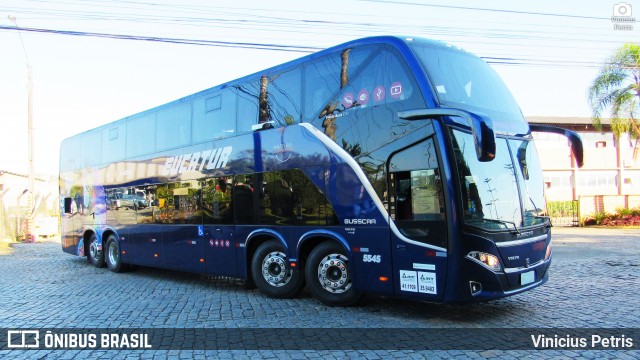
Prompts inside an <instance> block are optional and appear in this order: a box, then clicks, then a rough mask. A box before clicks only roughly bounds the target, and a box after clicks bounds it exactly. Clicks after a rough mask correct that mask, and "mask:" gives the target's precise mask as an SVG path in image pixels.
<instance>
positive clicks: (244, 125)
mask: <svg viewBox="0 0 640 360" xmlns="http://www.w3.org/2000/svg"><path fill="white" fill-rule="evenodd" d="M231 91H233V92H234V93H235V94H236V96H237V98H238V114H237V123H236V131H237V132H238V134H243V133H248V132H251V131H252V128H251V127H252V126H253V125H255V124H257V123H258V93H259V92H260V89H259V83H258V81H257V80H256V81H247V82H246V83H244V84H242V85H234V86H232V87H231Z"/></svg>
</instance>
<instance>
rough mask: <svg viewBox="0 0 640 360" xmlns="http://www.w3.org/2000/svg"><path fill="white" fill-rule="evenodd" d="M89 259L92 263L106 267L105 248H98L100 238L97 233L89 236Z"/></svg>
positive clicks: (99, 266) (98, 266)
mask: <svg viewBox="0 0 640 360" xmlns="http://www.w3.org/2000/svg"><path fill="white" fill-rule="evenodd" d="M87 260H89V263H91V265H93V266H95V267H97V268H101V267H104V248H103V249H102V250H100V249H98V238H97V237H96V234H91V237H90V238H89V253H88V254H87Z"/></svg>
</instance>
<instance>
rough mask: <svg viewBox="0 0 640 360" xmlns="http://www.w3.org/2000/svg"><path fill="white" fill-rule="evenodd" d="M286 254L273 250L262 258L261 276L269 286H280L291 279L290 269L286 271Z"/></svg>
mask: <svg viewBox="0 0 640 360" xmlns="http://www.w3.org/2000/svg"><path fill="white" fill-rule="evenodd" d="M286 260H287V258H286V256H285V255H284V253H282V252H280V251H274V252H271V253H269V254H268V255H267V256H265V258H264V260H262V276H263V277H264V279H265V280H266V281H267V283H269V285H271V286H275V287H280V286H284V285H286V284H287V283H288V282H289V280H291V270H290V271H287V263H286Z"/></svg>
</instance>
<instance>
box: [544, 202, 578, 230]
mask: <svg viewBox="0 0 640 360" xmlns="http://www.w3.org/2000/svg"><path fill="white" fill-rule="evenodd" d="M548 209H549V216H550V217H551V224H553V226H578V225H580V218H579V217H578V209H579V205H578V200H573V201H550V202H549V204H548Z"/></svg>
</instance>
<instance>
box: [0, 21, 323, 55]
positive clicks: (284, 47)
mask: <svg viewBox="0 0 640 360" xmlns="http://www.w3.org/2000/svg"><path fill="white" fill-rule="evenodd" d="M0 30H13V31H26V32H34V33H49V34H57V35H70V36H86V37H99V38H107V39H119V40H137V41H150V42H161V43H171V44H188V45H204V46H216V47H233V48H241V49H259V50H276V51H291V52H302V53H311V52H315V51H318V50H322V48H318V47H311V46H297V45H280V44H265V43H246V42H227V41H215V40H201V39H179V38H167V37H155V36H140V35H124V34H107V33H95V32H85V31H71V30H55V29H40V28H24V27H20V28H18V27H15V26H4V25H0Z"/></svg>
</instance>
